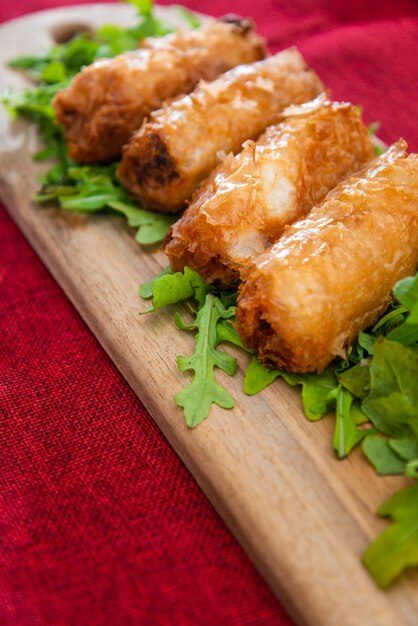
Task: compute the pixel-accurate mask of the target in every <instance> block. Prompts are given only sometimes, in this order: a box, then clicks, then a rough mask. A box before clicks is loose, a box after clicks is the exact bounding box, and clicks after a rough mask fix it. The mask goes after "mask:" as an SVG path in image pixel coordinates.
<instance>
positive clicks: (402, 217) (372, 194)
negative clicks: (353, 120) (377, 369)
mask: <svg viewBox="0 0 418 626" xmlns="http://www.w3.org/2000/svg"><path fill="white" fill-rule="evenodd" d="M406 148H407V145H406V143H405V142H403V141H400V142H398V143H397V144H395V145H394V146H392V147H391V148H390V149H389V150H388V151H387V152H386V153H385V154H384V155H382V156H380V157H377V158H376V159H375V160H373V161H372V162H371V163H370V164H369V165H368V166H367V167H366V168H365V169H363V170H361V171H360V172H358V173H357V174H355V175H353V176H352V177H351V178H349V179H347V180H346V181H344V182H342V183H340V185H338V186H337V187H336V188H335V189H334V190H333V191H331V192H330V193H329V195H328V196H327V197H326V199H325V201H324V202H323V203H322V204H321V205H320V206H318V207H315V208H314V209H313V210H312V211H311V212H310V214H309V215H308V217H306V218H305V219H303V220H300V221H299V222H296V223H295V224H293V225H292V226H290V227H289V229H288V230H287V231H286V232H285V234H284V235H283V236H282V237H281V238H280V240H279V241H278V242H277V243H276V244H275V245H274V246H273V247H272V248H271V249H270V250H268V251H267V252H265V253H264V254H262V255H261V257H259V258H258V259H257V261H256V263H255V266H254V267H253V269H252V270H251V272H250V274H249V277H248V280H247V281H246V282H245V283H244V284H243V286H242V288H241V293H240V296H239V303H238V308H237V320H238V330H239V333H240V335H241V337H242V339H243V341H244V343H245V345H246V346H249V347H250V348H252V349H253V350H255V352H256V354H257V355H258V356H259V358H260V359H261V360H262V361H263V362H265V363H268V364H270V365H273V366H275V367H279V368H284V369H286V370H288V371H291V372H314V371H318V372H320V371H321V370H323V369H324V368H325V367H326V366H327V365H328V363H329V362H330V361H331V360H332V359H333V358H334V357H336V356H340V357H345V355H346V349H347V346H348V345H350V344H351V342H353V340H354V339H355V338H356V336H357V335H358V333H359V331H361V330H362V329H364V328H366V327H368V326H369V325H371V324H373V323H374V322H375V321H376V320H377V319H378V317H379V316H380V315H381V314H382V313H383V312H384V310H385V308H386V307H387V306H388V304H389V302H390V299H391V290H392V288H393V286H394V285H395V283H396V282H397V281H398V280H399V279H401V278H404V277H405V276H408V275H410V274H413V273H414V272H415V271H416V269H417V266H418V155H417V154H411V155H409V156H408V155H407V153H406Z"/></svg>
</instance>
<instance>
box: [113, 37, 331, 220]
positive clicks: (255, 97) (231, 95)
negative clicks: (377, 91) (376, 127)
mask: <svg viewBox="0 0 418 626" xmlns="http://www.w3.org/2000/svg"><path fill="white" fill-rule="evenodd" d="M322 91H324V86H323V84H322V83H321V81H320V79H319V78H318V76H317V75H316V74H315V72H314V71H313V70H310V69H309V68H307V66H306V64H305V62H304V60H303V58H302V56H301V55H300V53H299V52H298V51H297V50H296V49H295V48H292V49H289V50H285V51H283V52H280V53H279V54H277V55H275V56H272V57H269V58H267V59H266V60H264V61H260V62H258V63H254V64H251V65H242V66H239V67H236V68H234V69H233V70H230V71H229V72H226V73H225V74H223V75H222V76H221V77H219V78H218V79H217V80H215V81H213V82H212V83H206V82H202V83H200V85H199V86H198V87H197V88H196V89H195V90H194V91H193V92H192V93H191V94H189V95H187V96H184V97H182V98H179V99H177V100H175V101H174V102H173V103H171V104H170V105H168V106H166V107H164V108H162V109H161V110H159V111H155V112H154V113H153V114H152V115H151V119H150V121H149V122H147V123H145V124H144V125H143V126H142V128H141V129H140V130H139V131H138V132H137V133H135V135H134V136H133V137H132V138H131V140H130V141H129V143H128V144H127V145H126V146H125V147H124V150H123V159H122V162H121V165H120V167H119V176H120V179H121V181H122V183H123V184H124V185H125V187H126V188H127V189H128V190H129V191H130V192H131V193H132V194H133V195H134V196H136V197H137V198H139V200H140V201H141V202H142V203H143V204H144V205H145V206H147V207H148V208H151V209H155V210H159V211H162V212H175V211H178V210H179V209H181V208H183V207H184V205H185V202H186V200H187V199H188V198H189V197H190V196H191V195H192V193H193V192H194V191H195V190H196V188H197V187H198V185H199V184H200V182H201V181H202V180H203V179H204V178H205V177H206V176H208V175H209V173H210V172H211V170H212V169H213V168H214V167H215V166H216V165H217V163H218V161H219V158H218V157H219V152H220V151H224V152H226V153H228V152H230V151H232V152H238V151H239V150H240V149H241V146H242V143H243V142H244V141H245V140H247V139H252V138H256V137H257V136H258V135H259V134H260V133H261V132H262V131H263V130H264V129H265V128H266V126H269V125H270V124H272V123H273V122H275V121H277V119H278V117H279V115H280V113H282V112H283V109H284V108H285V107H286V106H288V105H289V104H292V103H297V104H299V103H301V102H306V101H307V100H310V99H312V98H314V97H315V96H317V95H318V94H319V93H321V92H322Z"/></svg>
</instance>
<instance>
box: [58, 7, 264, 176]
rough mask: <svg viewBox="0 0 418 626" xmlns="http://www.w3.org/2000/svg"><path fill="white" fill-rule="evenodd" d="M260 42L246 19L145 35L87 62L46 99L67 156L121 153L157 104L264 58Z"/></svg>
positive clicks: (81, 158)
mask: <svg viewBox="0 0 418 626" xmlns="http://www.w3.org/2000/svg"><path fill="white" fill-rule="evenodd" d="M264 56H265V44H264V39H262V38H261V37H259V36H258V35H256V34H255V33H253V32H252V25H251V23H250V22H249V21H248V20H243V19H241V18H236V19H235V20H231V18H229V21H228V22H223V21H211V22H210V23H208V24H206V25H204V26H202V27H201V28H199V29H196V30H191V31H188V32H180V31H179V32H176V33H174V34H171V35H167V36H166V37H161V38H149V39H145V40H143V41H142V42H141V48H139V49H138V50H135V51H133V52H128V53H126V54H121V55H118V56H116V57H114V58H112V59H103V60H100V61H96V62H95V63H93V64H92V65H90V66H88V67H86V68H85V69H84V70H82V71H81V72H80V73H79V74H77V76H76V77H75V78H74V79H73V81H72V82H71V84H70V85H69V86H68V87H67V88H66V89H64V90H63V91H61V92H60V93H58V94H57V96H56V97H55V99H54V101H53V106H54V109H55V112H56V117H57V121H58V122H59V124H61V125H62V126H63V128H64V132H65V137H66V139H67V142H68V144H69V150H70V156H71V158H73V159H74V160H75V161H77V162H78V163H91V162H93V161H104V160H107V159H110V158H111V157H115V156H117V155H118V154H120V151H121V148H122V146H123V144H124V143H126V141H127V140H128V139H129V137H130V136H131V134H132V133H133V131H135V130H137V129H138V128H139V127H140V126H141V124H142V122H143V120H144V118H145V117H146V116H147V115H149V113H150V112H151V111H153V110H155V109H158V108H159V107H160V106H161V105H162V103H163V102H164V101H165V100H167V99H169V98H173V97H174V96H178V95H179V94H184V93H188V92H189V91H191V90H192V89H193V88H194V87H195V86H196V84H197V83H198V82H199V80H200V79H201V78H204V79H205V80H213V79H215V78H217V77H218V76H219V75H220V74H221V73H222V72H225V71H226V70H229V69H230V68H231V67H235V66H236V65H238V64H240V63H250V62H252V61H257V60H259V59H262V58H264Z"/></svg>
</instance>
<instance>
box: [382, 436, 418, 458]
mask: <svg viewBox="0 0 418 626" xmlns="http://www.w3.org/2000/svg"><path fill="white" fill-rule="evenodd" d="M388 443H389V446H390V447H391V448H392V450H393V451H394V452H396V454H397V455H398V456H400V457H401V459H403V460H404V461H413V460H414V459H416V458H418V440H417V439H416V437H406V438H405V439H389V441H388Z"/></svg>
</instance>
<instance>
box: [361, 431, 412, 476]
mask: <svg viewBox="0 0 418 626" xmlns="http://www.w3.org/2000/svg"><path fill="white" fill-rule="evenodd" d="M362 449H363V452H364V455H365V457H366V458H367V460H368V461H369V462H370V463H371V464H372V465H373V467H374V469H375V470H376V472H377V473H378V474H379V475H380V476H388V475H390V474H403V473H404V472H405V461H403V460H402V459H401V458H399V456H398V454H396V452H395V451H394V450H393V449H392V447H391V445H390V443H389V441H388V440H387V439H384V438H383V437H379V436H378V435H372V436H371V437H367V439H365V440H364V441H363V444H362Z"/></svg>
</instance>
